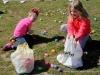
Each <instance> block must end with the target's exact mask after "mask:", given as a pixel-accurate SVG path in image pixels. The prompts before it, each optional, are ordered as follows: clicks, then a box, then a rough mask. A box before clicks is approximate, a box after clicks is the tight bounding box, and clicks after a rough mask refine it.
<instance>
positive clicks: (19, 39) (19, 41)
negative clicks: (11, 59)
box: [12, 36, 26, 49]
mask: <svg viewBox="0 0 100 75" xmlns="http://www.w3.org/2000/svg"><path fill="white" fill-rule="evenodd" d="M14 39H15V40H16V41H17V42H18V43H19V44H23V43H24V42H26V40H25V38H24V37H22V36H21V37H15V36H14ZM17 46H18V45H17V44H14V45H13V47H12V48H14V49H16V48H17Z"/></svg>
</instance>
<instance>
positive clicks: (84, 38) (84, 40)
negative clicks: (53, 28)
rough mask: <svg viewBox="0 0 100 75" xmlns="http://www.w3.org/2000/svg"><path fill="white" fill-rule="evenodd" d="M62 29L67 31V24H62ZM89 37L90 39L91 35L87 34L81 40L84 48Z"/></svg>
mask: <svg viewBox="0 0 100 75" xmlns="http://www.w3.org/2000/svg"><path fill="white" fill-rule="evenodd" d="M60 29H61V31H63V32H66V31H67V24H62V25H61V27H60ZM88 39H89V35H87V36H85V37H83V38H81V39H80V40H79V43H80V45H81V48H82V49H83V48H84V47H85V44H86V42H87V40H88Z"/></svg>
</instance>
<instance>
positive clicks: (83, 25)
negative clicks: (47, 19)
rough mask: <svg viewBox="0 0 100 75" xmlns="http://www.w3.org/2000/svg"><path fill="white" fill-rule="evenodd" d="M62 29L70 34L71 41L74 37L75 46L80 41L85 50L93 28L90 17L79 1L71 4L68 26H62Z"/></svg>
mask: <svg viewBox="0 0 100 75" xmlns="http://www.w3.org/2000/svg"><path fill="white" fill-rule="evenodd" d="M61 29H62V31H65V32H66V33H67V34H68V38H69V39H70V37H71V36H73V37H74V44H75V45H76V42H77V41H79V43H80V45H81V47H82V48H84V46H85V44H86V42H87V40H88V38H89V34H90V32H91V27H90V19H89V15H88V13H87V12H86V10H85V9H84V7H83V5H82V3H81V2H80V1H79V0H77V1H72V2H71V3H70V6H69V16H68V21H67V24H64V25H62V26H61Z"/></svg>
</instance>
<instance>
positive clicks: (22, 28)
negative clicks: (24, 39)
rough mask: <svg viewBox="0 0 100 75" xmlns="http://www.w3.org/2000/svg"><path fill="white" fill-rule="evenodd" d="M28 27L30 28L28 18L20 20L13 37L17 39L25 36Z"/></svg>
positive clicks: (30, 23)
mask: <svg viewBox="0 0 100 75" xmlns="http://www.w3.org/2000/svg"><path fill="white" fill-rule="evenodd" d="M29 26H32V21H31V20H30V19H29V18H24V19H22V20H21V21H20V22H19V23H18V24H17V26H16V28H15V30H14V36H15V37H19V36H24V35H26V33H27V30H28V27H29Z"/></svg>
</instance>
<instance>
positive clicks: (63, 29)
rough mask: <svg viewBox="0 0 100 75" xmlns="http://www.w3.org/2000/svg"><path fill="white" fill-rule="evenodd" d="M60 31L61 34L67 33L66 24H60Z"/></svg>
mask: <svg viewBox="0 0 100 75" xmlns="http://www.w3.org/2000/svg"><path fill="white" fill-rule="evenodd" d="M60 30H61V31H63V32H66V31H67V24H62V25H61V27H60Z"/></svg>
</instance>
